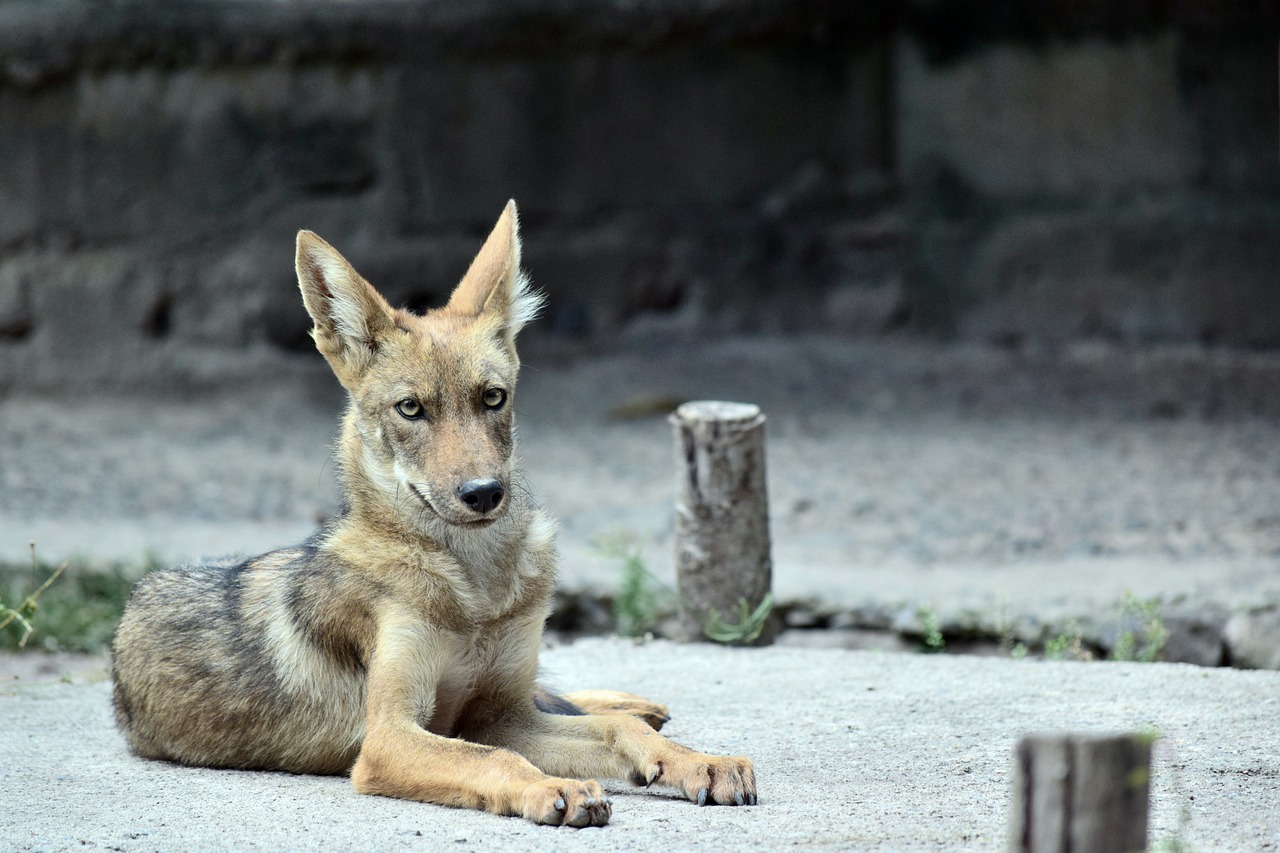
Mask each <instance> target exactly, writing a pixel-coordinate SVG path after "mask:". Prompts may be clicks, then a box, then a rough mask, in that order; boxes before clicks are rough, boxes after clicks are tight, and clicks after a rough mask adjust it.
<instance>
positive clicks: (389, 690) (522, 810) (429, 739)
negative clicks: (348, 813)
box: [351, 618, 644, 826]
mask: <svg viewBox="0 0 1280 853" xmlns="http://www.w3.org/2000/svg"><path fill="white" fill-rule="evenodd" d="M447 650H448V640H447V639H446V638H444V637H442V635H441V634H439V633H436V632H433V631H432V630H431V629H430V628H429V627H425V626H422V625H421V624H413V621H412V620H397V619H394V618H391V619H387V621H386V623H385V624H384V626H383V627H382V630H381V631H380V632H379V637H378V642H377V646H376V649H375V652H374V655H373V658H372V660H371V662H370V666H369V673H368V681H367V686H366V694H367V697H368V699H367V702H366V723H365V736H364V741H363V742H362V744H361V746H360V755H359V756H358V757H357V758H356V763H355V766H354V767H353V768H352V769H351V781H352V783H353V784H354V785H355V787H356V790H357V791H360V792H361V793H365V794H381V795H383V796H388V797H403V798H405V799H410V800H423V801H425V802H429V803H439V804H441V805H446V806H460V807H464V808H473V809H483V810H485V811H490V812H494V813H496V814H506V815H521V816H523V817H525V818H527V819H529V820H531V821H533V822H534V823H548V824H567V825H569V826H603V825H604V824H606V823H608V822H609V816H610V809H609V801H608V799H607V798H606V797H605V796H604V792H603V791H602V790H601V788H600V785H599V784H598V783H596V782H594V781H582V780H580V779H562V778H556V777H554V776H548V775H546V774H545V773H544V772H543V771H541V770H539V769H538V768H537V767H535V766H534V765H533V764H532V763H530V762H529V761H528V760H527V759H525V758H523V757H521V756H520V755H518V754H516V753H515V752H513V751H510V750H507V749H500V748H497V747H495V746H492V745H489V746H486V745H482V744H478V743H470V742H467V741H465V740H459V739H456V738H448V737H442V736H440V735H436V734H433V733H431V732H429V731H427V730H426V729H425V728H423V726H422V725H421V723H420V720H423V719H429V718H430V716H431V714H432V712H433V709H434V706H435V702H436V695H435V690H434V687H428V686H427V685H434V684H437V683H438V682H439V669H440V668H441V667H443V666H445V665H446V662H447V660H448V653H447ZM525 695H526V696H527V695H528V694H525ZM525 703H526V705H531V703H529V701H528V699H527V698H526V699H525ZM532 713H533V709H532V707H531V706H530V707H529V710H528V714H530V715H531V714H532ZM577 719H586V718H585V717H582V718H577ZM620 719H621V718H620ZM633 722H634V723H635V724H636V725H637V726H641V727H644V723H641V722H640V721H639V720H633Z"/></svg>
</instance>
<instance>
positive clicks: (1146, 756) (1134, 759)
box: [1011, 734, 1151, 853]
mask: <svg viewBox="0 0 1280 853" xmlns="http://www.w3.org/2000/svg"><path fill="white" fill-rule="evenodd" d="M1150 776H1151V740H1150V738H1147V737H1144V736H1142V735H1132V734H1131V735H1035V736H1031V737H1027V738H1023V740H1022V742H1021V743H1019V744H1018V758H1017V774H1016V782H1015V784H1016V788H1015V792H1014V810H1015V811H1014V826H1013V837H1012V839H1011V840H1012V844H1011V849H1012V850H1014V851H1016V853H1071V851H1077V853H1078V851H1081V850H1088V851H1091V853H1129V851H1142V850H1146V849H1147V809H1148V801H1149V798H1150V786H1151V779H1150Z"/></svg>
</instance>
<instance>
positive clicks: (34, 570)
mask: <svg viewBox="0 0 1280 853" xmlns="http://www.w3.org/2000/svg"><path fill="white" fill-rule="evenodd" d="M68 565H69V564H68V563H65V562H64V563H63V564H62V565H60V566H58V567H57V568H56V569H54V570H53V573H52V574H50V575H49V577H48V578H46V579H45V581H44V583H42V584H40V586H38V587H36V589H35V591H34V592H32V593H31V594H30V595H28V596H27V597H26V598H24V599H23V600H22V603H21V604H19V605H18V606H17V607H16V608H15V607H9V606H8V605H6V604H5V603H4V602H3V601H0V630H3V629H4V628H7V627H8V626H9V625H10V624H13V623H15V622H16V623H17V625H18V627H19V629H20V630H21V631H22V636H21V637H19V638H18V648H20V649H21V648H25V647H26V645H27V640H29V639H31V635H32V633H34V632H35V626H34V625H32V624H31V619H32V618H33V617H34V616H35V613H36V608H37V607H39V602H40V596H41V595H43V594H44V592H45V590H47V589H48V588H49V587H51V586H53V584H54V582H56V581H57V580H58V578H59V577H61V575H62V573H63V572H65V571H66V570H67V566H68ZM38 572H39V563H38V562H37V561H36V543H35V542H32V543H31V580H32V583H34V582H35V578H36V575H37V574H38Z"/></svg>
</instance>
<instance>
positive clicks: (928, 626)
mask: <svg viewBox="0 0 1280 853" xmlns="http://www.w3.org/2000/svg"><path fill="white" fill-rule="evenodd" d="M916 615H917V616H918V617H919V618H920V624H921V627H923V628H924V650H925V651H927V652H941V651H943V650H945V649H946V647H947V641H946V638H945V637H943V636H942V623H941V622H939V621H938V614H937V613H936V612H935V611H934V609H933V608H932V607H921V608H920V609H919V610H918V611H916Z"/></svg>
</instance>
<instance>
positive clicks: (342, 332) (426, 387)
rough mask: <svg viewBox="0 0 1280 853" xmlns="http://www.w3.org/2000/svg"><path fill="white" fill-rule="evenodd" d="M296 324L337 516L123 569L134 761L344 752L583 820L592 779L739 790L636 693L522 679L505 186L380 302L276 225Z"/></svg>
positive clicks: (529, 551) (234, 762) (319, 765)
mask: <svg viewBox="0 0 1280 853" xmlns="http://www.w3.org/2000/svg"><path fill="white" fill-rule="evenodd" d="M297 273H298V283H299V285H300V286H301V288H302V299H303V302H304V304H305V305H306V308H307V311H308V313H309V314H310V315H311V318H312V320H313V321H314V323H315V327H314V329H313V330H312V333H311V334H312V337H313V338H314V339H315V342H316V347H317V348H318V349H319V350H320V353H321V354H322V355H323V356H324V357H325V359H326V360H328V362H329V364H330V366H331V367H332V368H333V372H334V373H335V374H336V375H337V378H338V381H339V382H340V383H342V385H343V387H344V388H345V389H346V390H347V392H348V394H349V395H350V403H349V405H348V407H347V411H346V415H345V416H344V418H343V421H342V435H341V439H340V440H339V443H338V448H337V458H338V471H339V480H340V482H341V486H342V494H343V497H344V504H345V506H344V509H343V512H342V514H341V515H340V517H338V518H337V519H336V520H334V521H332V522H331V523H329V524H327V525H326V526H324V527H322V528H321V529H320V530H319V531H317V532H316V533H315V534H314V535H313V536H312V537H311V539H309V540H308V541H307V542H305V543H303V544H302V545H299V546H297V547H293V548H284V549H282V550H279V551H272V552H270V553H268V554H263V555H262V556H260V557H254V558H252V559H249V560H244V561H223V562H215V563H203V564H199V565H189V566H180V567H177V568H171V569H166V570H161V571H157V572H154V573H152V574H150V575H148V576H147V577H145V578H144V579H143V580H142V581H141V582H139V584H138V586H137V589H136V590H135V591H134V593H133V596H132V598H131V599H130V601H129V604H128V606H127V607H126V609H125V613H124V617H123V619H122V621H121V623H120V627H119V629H118V631H117V633H116V637H115V642H114V644H113V649H112V671H113V678H114V681H115V695H114V701H115V712H116V719H117V721H118V722H119V725H120V728H121V729H122V730H123V732H124V735H125V737H126V738H127V740H128V742H129V745H130V747H131V748H132V749H133V751H134V752H136V753H137V754H138V755H140V756H144V757H146V758H158V759H167V760H170V761H177V762H182V763H184V764H193V765H201V766H207V767H230V768H244V769H262V770H283V771H289V772H294V773H328V774H344V773H349V774H350V776H351V780H352V782H353V783H354V785H355V788H356V790H357V791H360V792H362V793H369V794H382V795H385V796H390V797H405V798H408V799H413V800H423V801H426V802H430V803H439V804H442V805H449V806H460V807H466V808H474V809H484V810H486V811H490V812H494V813H496V814H503V815H522V816H524V817H525V818H527V819H529V820H531V821H533V822H535V823H541V824H557V825H567V826H601V825H603V824H605V823H607V822H608V820H609V816H610V813H611V806H610V803H609V800H608V798H607V797H606V796H605V795H604V792H603V791H602V789H601V787H600V785H599V784H598V783H597V782H596V781H594V780H595V779H597V778H612V779H624V780H629V781H630V782H632V783H633V784H636V785H645V786H648V785H653V784H658V785H665V786H669V787H673V788H676V789H679V790H680V791H681V792H683V794H684V795H685V796H686V797H688V798H689V799H691V800H694V801H695V802H697V803H698V804H699V805H703V804H706V805H710V804H713V803H714V804H723V805H754V804H755V803H756V782H755V771H754V769H753V767H752V764H751V762H750V761H749V760H748V759H746V758H740V757H728V758H725V757H717V756H711V755H706V754H704V753H699V752H694V751H693V750H690V749H687V748H686V747H683V746H679V745H678V744H675V743H673V742H671V741H669V740H667V739H666V738H663V737H662V736H661V735H658V734H657V733H656V732H655V730H656V729H660V728H661V727H662V724H663V723H664V722H666V720H667V718H668V716H667V710H666V708H665V707H663V706H662V705H659V704H657V703H654V702H651V701H649V700H647V699H644V698H641V697H639V696H634V695H631V694H626V693H615V692H611V691H585V692H582V693H570V694H567V695H564V696H559V695H556V694H553V693H550V692H549V691H547V690H545V689H543V688H541V687H539V686H537V685H536V684H535V682H534V677H535V674H536V671H537V668H538V649H539V646H540V643H541V638H542V630H543V624H544V622H545V621H546V618H547V614H548V612H549V610H550V601H551V594H552V587H553V584H554V580H555V562H556V556H555V551H554V547H553V542H552V539H553V536H554V533H555V526H554V523H553V522H552V521H551V519H550V518H548V516H546V515H545V514H544V513H543V512H542V511H541V510H540V509H538V508H537V507H536V506H534V505H533V504H532V503H531V502H530V500H529V498H528V496H527V495H526V494H524V493H523V491H522V490H520V489H517V488H514V487H513V482H514V478H515V476H516V473H515V468H514V466H515V464H516V463H515V432H514V426H513V415H512V404H513V401H514V395H515V387H516V372H517V369H518V367H519V359H518V357H517V356H516V348H515V336H516V333H517V332H518V331H519V330H520V328H521V327H522V326H524V325H525V324H526V323H527V322H528V321H530V320H531V319H533V317H534V315H535V314H536V313H537V311H538V309H539V307H540V305H541V301H542V297H541V296H540V295H538V294H535V293H534V292H532V291H531V290H530V288H529V283H528V279H527V277H526V276H525V275H524V274H523V273H522V272H521V270H520V237H519V228H518V223H517V216H516V206H515V202H509V203H508V204H507V207H506V209H505V210H504V211H503V213H502V215H501V217H500V218H499V219H498V223H497V225H496V226H495V227H494V229H493V232H492V233H491V234H490V235H489V237H488V239H487V240H486V241H485V243H484V245H483V246H482V248H481V249H480V252H479V254H477V255H476V258H475V260H474V261H473V262H472V263H471V266H470V268H469V269H468V270H467V273H466V275H465V276H464V277H463V279H462V281H461V283H460V284H459V285H458V286H457V288H456V289H455V290H454V292H453V295H452V296H451V297H450V299H449V302H448V304H447V305H445V307H443V308H439V309H435V310H432V311H428V312H427V313H426V314H425V315H417V314H413V313H411V312H409V311H406V310H395V309H392V308H391V307H390V305H388V304H387V302H386V301H385V300H384V299H383V298H382V296H380V295H379V294H378V292H377V291H375V290H374V289H373V287H372V286H371V285H369V283H368V282H366V281H365V280H364V279H363V278H361V276H360V275H359V274H358V273H356V271H355V270H354V269H353V268H352V267H351V265H350V264H348V263H347V261H346V259H344V258H343V257H342V255H340V254H338V252H337V251H336V250H335V249H333V248H332V247H331V246H330V245H329V244H328V243H326V242H324V241H323V240H321V239H320V238H319V237H317V236H316V235H315V234H312V233H311V232H309V231H301V232H299V234H298V245H297Z"/></svg>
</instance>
